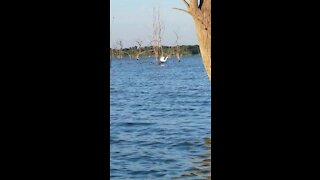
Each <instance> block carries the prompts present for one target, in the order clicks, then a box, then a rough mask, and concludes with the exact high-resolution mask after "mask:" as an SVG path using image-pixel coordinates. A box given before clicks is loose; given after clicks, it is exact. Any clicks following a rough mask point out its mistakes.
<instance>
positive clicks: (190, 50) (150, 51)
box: [110, 45, 200, 59]
mask: <svg viewBox="0 0 320 180" xmlns="http://www.w3.org/2000/svg"><path fill="white" fill-rule="evenodd" d="M161 48H162V52H163V55H164V56H179V57H181V56H189V55H197V54H200V49H199V46H198V45H181V46H162V47H161ZM154 55H155V53H154V48H153V47H152V46H145V47H139V46H133V47H129V48H110V57H111V58H124V57H130V58H137V59H138V58H141V57H153V56H154Z"/></svg>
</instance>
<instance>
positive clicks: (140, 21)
mask: <svg viewBox="0 0 320 180" xmlns="http://www.w3.org/2000/svg"><path fill="white" fill-rule="evenodd" d="M174 7H177V8H182V9H185V4H184V3H183V2H182V0H110V32H111V42H110V46H111V47H114V45H115V42H116V41H118V40H121V41H122V42H123V44H124V46H125V47H129V46H134V45H136V43H135V41H137V40H142V41H143V45H147V44H148V43H149V42H150V40H151V36H152V23H153V8H159V9H160V16H161V20H162V21H163V23H164V25H165V31H164V35H163V44H164V45H173V44H174V43H175V40H176V37H175V34H174V32H177V33H178V34H179V44H185V45H195V44H198V42H197V38H196V34H195V28H194V25H193V20H192V17H191V16H190V15H189V14H187V13H185V12H182V11H179V10H174V9H172V8H174ZM113 17H114V18H113Z"/></svg>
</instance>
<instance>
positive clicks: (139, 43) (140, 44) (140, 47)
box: [136, 41, 143, 60]
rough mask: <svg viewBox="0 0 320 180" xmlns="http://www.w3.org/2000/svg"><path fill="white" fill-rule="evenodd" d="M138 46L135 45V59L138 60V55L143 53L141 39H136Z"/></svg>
mask: <svg viewBox="0 0 320 180" xmlns="http://www.w3.org/2000/svg"><path fill="white" fill-rule="evenodd" d="M136 42H137V44H138V46H137V54H136V59H137V60H139V58H140V55H141V54H142V53H143V52H142V41H136Z"/></svg>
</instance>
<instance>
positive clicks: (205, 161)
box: [173, 138, 211, 180]
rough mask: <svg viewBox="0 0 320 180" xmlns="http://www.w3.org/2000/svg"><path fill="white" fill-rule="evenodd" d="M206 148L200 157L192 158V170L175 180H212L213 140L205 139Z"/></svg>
mask: <svg viewBox="0 0 320 180" xmlns="http://www.w3.org/2000/svg"><path fill="white" fill-rule="evenodd" d="M204 146H205V147H206V149H205V151H203V152H202V153H201V154H200V155H198V156H195V157H191V161H192V164H193V166H192V168H190V169H189V170H187V171H186V172H185V173H183V174H182V175H181V176H179V177H175V178H173V179H176V180H182V179H186V180H188V179H190V180H191V179H192V180H195V179H196V180H209V179H211V139H210V138H204Z"/></svg>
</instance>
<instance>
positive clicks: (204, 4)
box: [175, 0, 211, 80]
mask: <svg viewBox="0 0 320 180" xmlns="http://www.w3.org/2000/svg"><path fill="white" fill-rule="evenodd" d="M182 1H183V2H184V3H185V5H186V6H187V10H184V9H179V8H175V9H178V10H182V11H184V12H187V13H188V14H190V15H191V16H192V18H193V21H194V24H195V27H196V33H197V37H198V41H199V46H200V52H201V57H202V61H203V64H204V67H205V69H206V71H207V74H208V77H209V79H210V80H211V0H199V2H198V0H190V1H189V3H188V2H187V1H186V0H182Z"/></svg>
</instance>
